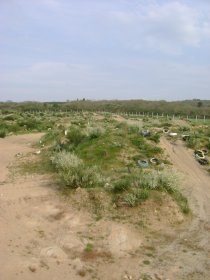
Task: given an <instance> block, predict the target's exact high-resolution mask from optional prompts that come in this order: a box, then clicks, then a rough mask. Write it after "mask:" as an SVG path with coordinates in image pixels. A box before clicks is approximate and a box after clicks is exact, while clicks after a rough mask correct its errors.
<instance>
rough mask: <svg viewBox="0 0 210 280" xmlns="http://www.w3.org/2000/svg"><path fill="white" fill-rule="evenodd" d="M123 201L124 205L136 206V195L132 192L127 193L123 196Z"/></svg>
mask: <svg viewBox="0 0 210 280" xmlns="http://www.w3.org/2000/svg"><path fill="white" fill-rule="evenodd" d="M124 202H125V203H126V205H128V206H130V207H134V206H136V203H137V197H136V195H135V194H133V193H128V194H126V195H125V197H124Z"/></svg>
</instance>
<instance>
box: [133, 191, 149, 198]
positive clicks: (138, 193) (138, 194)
mask: <svg viewBox="0 0 210 280" xmlns="http://www.w3.org/2000/svg"><path fill="white" fill-rule="evenodd" d="M135 195H136V198H137V199H138V201H144V200H147V199H148V198H149V191H148V190H141V189H137V191H136V192H135Z"/></svg>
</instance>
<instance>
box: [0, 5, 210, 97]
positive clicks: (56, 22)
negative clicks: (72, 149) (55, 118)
mask: <svg viewBox="0 0 210 280" xmlns="http://www.w3.org/2000/svg"><path fill="white" fill-rule="evenodd" d="M0 48H1V51H0V100H5V99H12V100H29V99H32V100H34V99H38V100H66V99H76V98H93V99H104V98H108V99H112V98H113V99H128V98H143V99H144V98H145V99H187V98H188V99H189V98H196V97H197V98H206V99H209V90H210V79H209V76H210V3H208V1H204V0H203V1H197V0H191V1H190V0H182V1H181V0H180V1H179V0H177V1H167V0H148V1H146V0H133V1H129V0H116V1H111V0H107V1H99V0H88V1H87V0H78V1H75V0H31V1H26V0H16V1H15V0H9V1H0Z"/></svg>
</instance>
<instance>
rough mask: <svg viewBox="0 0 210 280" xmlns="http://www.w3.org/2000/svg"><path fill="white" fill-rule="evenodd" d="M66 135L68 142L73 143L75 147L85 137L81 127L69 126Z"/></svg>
mask: <svg viewBox="0 0 210 280" xmlns="http://www.w3.org/2000/svg"><path fill="white" fill-rule="evenodd" d="M66 137H67V139H68V140H69V142H70V144H72V145H74V146H75V147H76V146H78V145H79V144H80V143H82V142H83V141H84V140H85V138H86V136H85V134H84V133H82V131H81V129H80V128H77V127H71V128H70V130H69V131H68V133H67V136H66Z"/></svg>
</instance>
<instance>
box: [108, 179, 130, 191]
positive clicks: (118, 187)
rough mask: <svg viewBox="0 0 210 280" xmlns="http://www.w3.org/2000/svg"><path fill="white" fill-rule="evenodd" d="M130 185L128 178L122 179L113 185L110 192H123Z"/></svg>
mask: <svg viewBox="0 0 210 280" xmlns="http://www.w3.org/2000/svg"><path fill="white" fill-rule="evenodd" d="M130 184H131V180H130V179H129V178H128V177H127V178H123V179H121V180H119V181H117V182H115V183H114V186H113V189H112V191H113V192H114V193H121V192H124V191H126V190H127V189H128V188H129V187H130Z"/></svg>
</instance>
